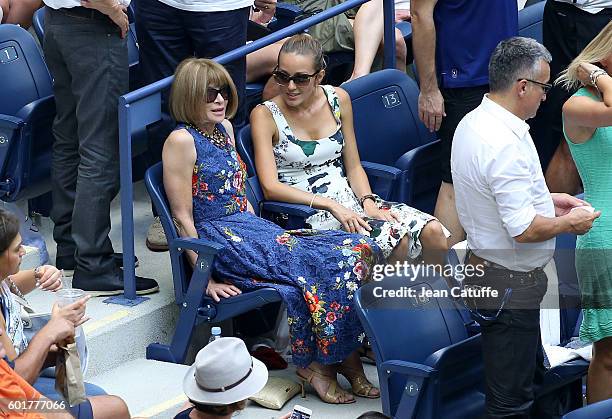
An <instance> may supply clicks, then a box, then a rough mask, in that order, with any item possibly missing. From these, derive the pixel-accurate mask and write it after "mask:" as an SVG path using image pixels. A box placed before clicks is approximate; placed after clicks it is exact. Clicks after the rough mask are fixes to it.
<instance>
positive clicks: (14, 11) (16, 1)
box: [6, 0, 43, 29]
mask: <svg viewBox="0 0 612 419" xmlns="http://www.w3.org/2000/svg"><path fill="white" fill-rule="evenodd" d="M42 4H43V3H42V0H10V13H8V15H7V17H6V23H14V24H17V25H20V26H21V27H22V28H25V29H28V28H29V27H30V26H32V16H34V12H35V11H36V10H37V9H39V8H40V7H42Z"/></svg>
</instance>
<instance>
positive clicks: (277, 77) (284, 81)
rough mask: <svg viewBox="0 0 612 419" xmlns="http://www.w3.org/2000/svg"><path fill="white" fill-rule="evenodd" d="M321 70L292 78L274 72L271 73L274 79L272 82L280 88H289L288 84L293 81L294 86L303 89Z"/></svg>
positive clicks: (279, 72)
mask: <svg viewBox="0 0 612 419" xmlns="http://www.w3.org/2000/svg"><path fill="white" fill-rule="evenodd" d="M319 72H321V70H317V71H315V72H314V73H312V74H296V75H294V76H290V75H289V74H287V73H285V72H284V71H280V70H278V69H277V70H274V71H273V72H272V76H273V77H274V81H275V82H276V83H278V84H280V85H281V86H289V83H291V82H292V81H293V83H295V85H296V86H299V87H304V86H306V85H307V84H308V83H310V79H311V78H313V77H314V76H316V75H317V74H319Z"/></svg>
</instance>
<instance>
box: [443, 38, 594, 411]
mask: <svg viewBox="0 0 612 419" xmlns="http://www.w3.org/2000/svg"><path fill="white" fill-rule="evenodd" d="M550 59H551V57H550V54H549V53H548V51H547V50H546V48H544V47H543V46H542V45H540V44H538V43H537V42H536V41H534V40H533V39H527V38H520V37H514V38H510V39H508V40H505V41H502V42H500V44H499V45H498V46H497V47H496V48H495V50H494V51H493V54H492V56H491V60H490V63H489V85H490V93H488V94H487V95H485V97H484V98H483V100H482V103H481V104H480V105H479V106H478V107H477V108H476V109H475V110H474V111H472V112H470V113H469V114H467V115H466V116H465V117H464V118H463V119H462V120H461V122H460V123H459V125H458V127H457V130H456V131H455V136H454V139H453V146H452V152H451V170H452V175H453V180H454V186H455V194H456V203H457V213H458V216H459V220H460V222H461V225H462V226H463V228H464V229H465V231H466V234H467V242H468V248H469V249H470V251H469V252H468V254H469V255H470V256H469V259H468V261H467V263H470V264H472V265H481V266H484V271H485V275H484V276H482V277H480V278H479V277H470V278H466V279H465V284H466V286H467V287H475V288H477V287H491V288H492V289H494V290H497V291H498V297H497V298H489V299H485V298H483V299H479V300H476V299H472V300H470V301H469V302H468V303H469V304H470V305H471V306H472V308H475V309H478V310H476V311H474V315H475V318H476V320H477V321H479V323H480V324H481V330H482V342H483V358H484V366H485V375H486V387H487V391H486V403H487V417H510V416H511V417H528V415H529V414H530V410H531V407H532V404H533V398H534V395H533V387H532V385H533V381H534V378H535V374H536V366H537V365H538V364H539V365H541V364H542V359H543V358H542V352H541V351H542V349H541V343H540V326H539V319H540V317H539V308H540V302H541V301H542V298H543V296H544V294H545V293H546V286H547V279H546V275H545V274H544V272H543V269H542V268H543V267H544V265H546V263H547V262H548V261H549V260H550V259H551V258H552V255H553V252H554V247H555V236H556V235H557V234H560V233H563V232H571V233H575V234H584V233H586V232H587V231H588V230H589V229H590V228H591V226H592V223H593V220H594V219H595V218H597V217H598V216H599V215H600V212H599V211H590V210H585V209H578V210H575V211H573V210H572V209H573V208H575V207H579V206H585V205H587V204H586V203H585V202H584V201H581V200H579V199H576V198H574V197H571V196H569V195H566V194H553V195H552V196H551V194H550V193H549V191H548V189H547V187H546V183H545V182H544V177H543V174H542V169H541V168H540V164H539V159H538V155H537V152H536V150H535V147H534V145H533V141H532V139H531V136H530V135H529V126H528V125H527V124H526V123H525V120H527V119H529V118H532V117H533V116H534V115H535V114H536V112H537V110H538V107H539V105H540V103H541V102H542V101H543V100H544V99H545V98H546V92H547V90H548V89H549V88H550V84H548V80H549V77H550V72H549V64H548V63H549V62H550ZM506 289H510V290H511V294H510V296H509V298H507V299H506V300H507V301H505V304H502V302H503V301H504V299H503V296H504V294H505V290H506Z"/></svg>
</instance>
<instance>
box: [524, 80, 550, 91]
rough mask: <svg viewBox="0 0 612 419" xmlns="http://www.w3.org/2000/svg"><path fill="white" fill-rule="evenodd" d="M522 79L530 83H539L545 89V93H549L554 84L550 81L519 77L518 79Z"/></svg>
mask: <svg viewBox="0 0 612 419" xmlns="http://www.w3.org/2000/svg"><path fill="white" fill-rule="evenodd" d="M521 80H525V81H528V82H529V83H533V84H537V85H538V86H540V87H541V88H542V90H543V91H544V94H547V93H548V92H549V91H550V89H552V87H553V86H552V84H550V83H542V82H539V81H535V80H531V79H517V80H516V81H521Z"/></svg>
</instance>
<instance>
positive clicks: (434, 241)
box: [420, 220, 448, 251]
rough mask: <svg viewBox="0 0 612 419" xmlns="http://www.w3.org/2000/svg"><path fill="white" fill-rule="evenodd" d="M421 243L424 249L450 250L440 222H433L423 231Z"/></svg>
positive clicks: (426, 225)
mask: <svg viewBox="0 0 612 419" xmlns="http://www.w3.org/2000/svg"><path fill="white" fill-rule="evenodd" d="M420 239H421V243H422V244H423V247H426V248H428V249H435V250H444V251H446V250H448V241H447V240H446V235H445V234H444V230H443V229H442V224H440V222H439V221H438V220H431V221H430V222H428V223H427V224H425V227H423V231H421V236H420Z"/></svg>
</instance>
